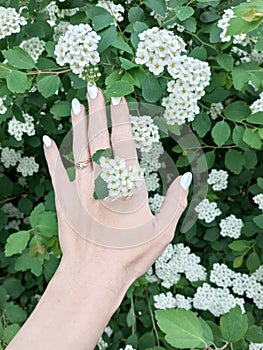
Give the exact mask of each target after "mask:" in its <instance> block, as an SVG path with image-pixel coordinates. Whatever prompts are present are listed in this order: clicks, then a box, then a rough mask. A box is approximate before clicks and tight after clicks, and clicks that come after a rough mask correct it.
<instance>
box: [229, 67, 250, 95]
mask: <svg viewBox="0 0 263 350" xmlns="http://www.w3.org/2000/svg"><path fill="white" fill-rule="evenodd" d="M231 75H232V79H233V85H234V88H235V89H236V90H242V89H243V88H244V86H245V84H246V83H247V82H248V80H249V73H248V72H247V71H246V70H245V69H243V68H242V67H241V66H238V67H234V68H233V70H232V73H231Z"/></svg>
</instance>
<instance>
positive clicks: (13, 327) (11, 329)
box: [3, 323, 20, 344]
mask: <svg viewBox="0 0 263 350" xmlns="http://www.w3.org/2000/svg"><path fill="white" fill-rule="evenodd" d="M19 329H20V326H19V324H18V323H13V324H10V325H8V326H6V327H5V329H4V337H3V338H4V340H5V343H6V344H8V343H10V341H11V340H12V339H13V338H14V336H15V335H16V333H17V332H18V331H19Z"/></svg>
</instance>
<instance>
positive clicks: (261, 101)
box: [250, 92, 263, 113]
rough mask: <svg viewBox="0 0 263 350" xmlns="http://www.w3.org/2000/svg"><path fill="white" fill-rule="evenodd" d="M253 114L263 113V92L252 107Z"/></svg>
mask: <svg viewBox="0 0 263 350" xmlns="http://www.w3.org/2000/svg"><path fill="white" fill-rule="evenodd" d="M250 109H251V112H252V113H257V112H263V92H261V94H260V95H259V98H258V99H257V100H256V101H254V102H253V103H252V105H251V106H250Z"/></svg>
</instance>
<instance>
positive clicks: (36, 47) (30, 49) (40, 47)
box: [19, 37, 45, 62]
mask: <svg viewBox="0 0 263 350" xmlns="http://www.w3.org/2000/svg"><path fill="white" fill-rule="evenodd" d="M19 46H20V47H21V48H22V49H23V50H25V51H26V52H27V53H28V54H29V55H30V56H31V57H32V59H33V60H34V62H37V61H38V59H39V57H40V55H41V54H42V52H43V51H44V50H45V42H44V41H43V40H40V39H39V38H38V37H35V38H30V39H28V40H24V41H22V43H21V44H20V45H19Z"/></svg>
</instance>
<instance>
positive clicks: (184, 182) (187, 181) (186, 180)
mask: <svg viewBox="0 0 263 350" xmlns="http://www.w3.org/2000/svg"><path fill="white" fill-rule="evenodd" d="M192 178H193V175H192V173H190V172H188V173H185V174H184V175H183V176H182V177H181V181H180V185H181V186H182V187H183V189H184V190H185V191H188V188H189V186H190V185H191V182H192Z"/></svg>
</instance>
